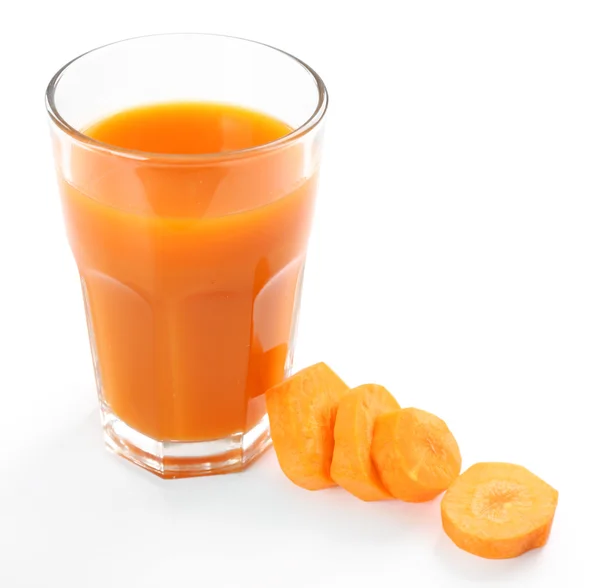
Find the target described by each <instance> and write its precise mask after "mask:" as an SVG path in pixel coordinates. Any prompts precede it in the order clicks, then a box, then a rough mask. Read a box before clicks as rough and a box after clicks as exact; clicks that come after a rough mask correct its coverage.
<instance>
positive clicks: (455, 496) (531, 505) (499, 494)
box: [441, 462, 558, 559]
mask: <svg viewBox="0 0 600 588" xmlns="http://www.w3.org/2000/svg"><path fill="white" fill-rule="evenodd" d="M557 503H558V492H557V491H556V490H555V489H554V488H552V487H551V486H549V485H548V484H546V482H544V481H543V480H542V479H540V478H538V477H537V476H536V475H534V474H532V473H531V472H530V471H529V470H527V469H526V468H524V467H522V466H519V465H514V464H510V463H497V462H492V463H477V464H475V465H473V466H471V467H470V468H469V469H468V470H467V471H465V472H464V473H463V474H462V475H461V476H460V477H459V478H458V479H457V480H456V481H455V482H454V483H453V484H452V486H450V489H449V490H448V492H447V493H446V495H445V496H444V498H443V499H442V505H441V509H442V525H443V527H444V531H445V532H446V534H447V535H448V536H449V537H450V539H452V541H453V542H454V543H455V544H456V545H457V546H458V547H460V548H461V549H464V550H465V551H468V552H469V553H472V554H474V555H478V556H480V557H485V558H488V559H506V558H511V557H517V556H518V555H521V554H523V553H525V552H526V551H529V550H531V549H535V548H537V547H542V546H543V545H545V544H546V541H547V540H548V536H549V535H550V529H551V527H552V521H553V519H554V511H555V510H556V505H557Z"/></svg>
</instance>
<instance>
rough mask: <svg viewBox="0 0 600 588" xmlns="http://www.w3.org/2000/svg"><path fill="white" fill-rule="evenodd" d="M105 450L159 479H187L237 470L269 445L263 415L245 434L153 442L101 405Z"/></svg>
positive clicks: (266, 426)
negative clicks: (204, 439) (209, 439)
mask: <svg viewBox="0 0 600 588" xmlns="http://www.w3.org/2000/svg"><path fill="white" fill-rule="evenodd" d="M101 412H102V426H103V428H104V440H105V442H106V446H107V447H108V449H109V450H110V451H111V452H113V453H115V454H116V455H119V456H121V457H124V458H125V459H127V460H128V461H130V462H132V463H134V464H136V465H138V466H140V467H142V468H144V469H146V470H148V471H149V472H152V473H153V474H156V475H157V476H160V477H161V478H169V479H172V478H190V477H194V476H210V475H214V474H228V473H231V472H239V471H241V470H243V469H244V468H246V467H247V466H248V465H249V464H250V463H251V462H252V461H254V460H255V459H256V458H257V457H258V456H259V455H260V454H261V453H263V452H264V451H265V450H266V449H267V448H268V447H269V446H270V445H271V435H270V428H269V419H268V416H267V415H265V416H264V417H263V418H262V419H261V420H260V421H259V422H258V424H256V425H255V426H254V428H253V429H251V430H250V431H248V432H247V433H234V434H232V435H230V436H229V437H224V438H222V439H215V440H213V441H196V442H185V441H182V442H177V441H156V440H155V439H151V438H150V437H147V436H146V435H143V434H142V433H139V432H138V431H136V430H135V429H132V428H131V427H130V426H129V425H126V424H125V423H124V422H123V421H122V420H121V419H119V417H117V416H116V415H115V414H114V413H113V412H112V411H111V410H110V408H108V407H107V406H106V405H104V406H102V407H101Z"/></svg>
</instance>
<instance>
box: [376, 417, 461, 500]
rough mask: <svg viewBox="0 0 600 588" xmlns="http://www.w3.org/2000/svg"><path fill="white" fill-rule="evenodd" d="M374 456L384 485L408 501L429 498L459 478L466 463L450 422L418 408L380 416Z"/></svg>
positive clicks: (396, 496)
mask: <svg viewBox="0 0 600 588" xmlns="http://www.w3.org/2000/svg"><path fill="white" fill-rule="evenodd" d="M371 457H372V459H373V462H374V464H375V467H376V468H377V471H378V473H379V477H380V478H381V481H382V482H383V485H384V486H385V487H386V488H387V490H388V491H389V492H390V494H392V496H394V497H395V498H399V499H400V500H404V501H406V502H425V501H427V500H431V499H432V498H435V497H436V496H437V495H438V494H441V493H442V492H443V491H444V490H446V489H447V488H448V486H450V484H451V483H452V482H453V481H454V480H455V479H456V477H457V476H458V474H459V473H460V467H461V463H462V460H461V456H460V450H459V448H458V444H457V443H456V440H455V439H454V436H453V435H452V433H451V432H450V430H449V429H448V427H447V426H446V423H445V422H444V421H443V420H441V419H439V418H438V417H436V416H435V415H433V414H430V413H428V412H425V411H424V410H419V409H417V408H405V409H402V410H398V411H395V412H390V413H388V414H384V415H381V416H380V417H378V418H377V420H376V421H375V430H374V432H373V445H372V447H371Z"/></svg>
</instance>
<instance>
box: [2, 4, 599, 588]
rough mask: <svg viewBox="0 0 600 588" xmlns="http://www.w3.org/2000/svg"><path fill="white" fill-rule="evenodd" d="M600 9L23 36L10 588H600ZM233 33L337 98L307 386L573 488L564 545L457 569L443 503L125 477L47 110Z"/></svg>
mask: <svg viewBox="0 0 600 588" xmlns="http://www.w3.org/2000/svg"><path fill="white" fill-rule="evenodd" d="M599 9H600V5H599V4H598V3H597V2H577V1H575V0H571V1H564V2H554V1H551V0H545V1H543V2H530V1H526V0H519V1H515V2H513V1H509V0H504V1H503V2H493V1H487V2H486V1H482V0H474V1H472V2H463V1H452V2H448V1H444V2H439V3H431V2H426V1H421V2H400V1H396V2H392V1H391V0H390V1H388V2H383V1H381V2H379V1H376V0H370V1H369V2H352V1H346V2H341V1H340V2H333V1H329V2H328V1H326V0H321V1H319V2H317V1H315V2H313V1H310V0H303V1H297V2H285V1H283V0H279V1H272V2H267V1H260V0H253V1H251V2H250V1H246V2H243V1H240V2H231V1H227V0H220V1H217V0H214V1H212V2H204V1H201V0H195V1H178V0H169V1H168V2H164V1H163V2H154V1H151V0H145V1H138V0H133V1H132V0H129V1H128V0H118V1H115V0H103V1H102V2H93V3H92V2H86V1H84V0H78V1H67V0H54V1H52V2H43V3H42V2H39V3H32V2H9V3H7V4H6V5H5V6H3V8H2V14H1V15H0V64H1V76H2V77H1V81H0V116H1V117H2V120H1V122H0V169H1V170H2V172H1V180H0V194H1V197H2V204H1V208H0V268H1V273H0V285H1V288H0V398H1V400H2V402H1V403H0V586H2V588H20V587H28V588H29V587H32V588H41V587H46V586H50V587H54V586H56V587H71V586H73V587H75V586H77V587H94V588H95V587H101V586H102V587H105V586H110V587H111V588H121V587H138V586H140V587H148V588H151V587H155V586H156V587H159V586H160V587H165V586H170V587H171V586H207V587H209V588H212V587H215V588H217V587H218V588H220V587H222V586H223V587H243V586H252V587H254V586H256V587H259V586H260V587H261V588H270V587H273V588H275V587H276V588H284V587H285V588H288V587H289V588H297V587H311V588H317V587H334V586H343V587H354V586H407V587H408V586H410V587H421V586H423V587H436V588H437V587H441V588H446V587H449V588H454V587H461V588H462V587H469V586H484V585H488V584H490V585H493V586H510V587H513V586H514V587H519V588H522V587H526V588H529V587H537V586H539V587H547V586H552V587H554V586H557V587H565V588H567V587H571V586H577V587H578V588H587V587H592V588H593V587H596V588H597V587H598V586H600V571H599V570H598V567H597V565H595V561H594V560H595V559H598V549H599V548H600V539H599V538H598V537H599V536H600V535H599V531H598V527H599V526H600V521H599V516H598V482H599V481H600V476H599V475H598V471H597V470H598V455H599V449H600V444H599V441H598V423H599V422H600V421H599V417H598V412H597V408H596V407H597V406H598V402H597V399H598V393H599V389H600V369H599V366H600V230H599V224H600V204H599V203H600V173H599V172H600V165H599V157H600V34H599V30H600V12H599ZM174 31H177V32H179V31H200V32H215V33H225V34H232V35H237V36H242V37H248V38H252V39H256V40H260V41H263V42H266V43H269V44H272V45H275V46H278V47H280V48H282V49H285V50H287V51H289V52H291V53H293V54H295V55H297V56H298V57H300V58H301V59H303V60H305V61H307V62H308V63H310V64H311V65H312V66H313V67H315V69H316V70H317V71H318V72H319V73H320V74H321V75H322V77H323V78H324V80H325V82H326V84H327V85H328V87H329V91H330V94H331V109H330V113H329V121H328V126H327V135H326V151H325V160H324V163H323V166H324V167H323V176H322V182H321V190H320V201H319V206H318V211H317V216H316V219H315V226H314V233H313V238H312V241H311V246H310V256H309V263H308V267H307V276H306V282H305V296H304V300H303V311H302V319H301V328H300V341H299V348H298V353H297V367H302V366H304V365H308V364H309V363H312V362H315V361H320V360H324V361H327V362H328V363H330V365H331V366H332V367H333V368H334V369H335V370H336V371H338V372H339V373H340V374H341V375H342V377H343V378H344V379H345V380H347V382H348V383H349V384H351V385H357V384H360V383H363V382H366V381H375V382H378V383H381V384H384V385H385V386H387V387H388V388H389V389H390V390H392V391H393V392H394V393H395V394H396V396H397V397H398V399H399V401H400V403H401V404H402V405H403V406H411V405H412V406H418V407H421V408H424V409H427V410H430V411H432V412H435V413H437V414H439V415H440V416H441V417H442V418H444V419H445V420H446V421H447V422H448V424H449V426H450V427H451V429H452V430H453V431H454V433H455V435H456V437H457V439H458V441H459V443H460V445H461V448H462V453H463V458H464V464H465V466H468V465H470V464H472V463H474V462H476V461H482V460H483V461H489V460H503V461H513V462H516V463H521V464H523V465H525V466H527V467H529V468H530V469H531V470H532V471H533V472H534V473H536V474H538V475H539V476H541V477H543V478H544V479H545V480H547V481H548V482H549V483H550V484H552V485H553V486H555V487H556V488H557V489H558V490H559V491H560V500H559V506H558V510H557V514H556V519H555V524H554V529H553V534H552V536H551V539H550V542H549V544H548V545H547V546H546V547H545V548H544V549H542V550H538V551H537V552H534V553H530V554H528V555H526V556H524V557H521V558H518V559H515V560H511V561H487V560H483V559H479V558H476V557H474V556H470V555H468V554H466V553H463V552H461V551H459V550H458V549H457V548H455V547H454V545H453V544H452V543H451V542H450V541H449V540H448V539H447V538H446V537H445V535H444V534H443V531H442V529H441V524H440V515H439V501H434V502H432V503H429V504H425V505H420V506H415V505H405V504H402V503H385V504H365V503H362V502H360V501H358V500H355V499H353V498H352V497H351V496H349V495H347V494H345V493H344V492H342V491H341V490H332V491H326V492H320V493H310V492H306V491H303V490H300V489H299V488H296V487H295V486H293V485H292V484H291V483H289V482H288V481H287V479H286V478H284V476H283V475H282V474H281V472H280V471H279V469H278V466H277V463H276V460H275V458H274V454H273V453H272V452H270V453H269V454H267V455H266V456H265V457H263V459H261V460H260V461H259V463H258V464H257V465H256V466H254V467H252V468H251V469H250V470H249V471H247V472H246V473H244V474H242V475H231V476H225V477H214V478H204V479H194V480H186V481H176V482H172V481H171V482H164V481H161V480H159V479H158V478H156V477H154V476H152V475H150V474H147V473H146V472H143V471H140V470H138V469H136V468H134V467H133V466H130V465H129V464H127V463H125V462H123V461H120V460H118V459H117V458H114V457H112V456H110V455H108V454H107V453H106V452H105V450H104V449H103V446H102V442H101V435H100V428H99V422H98V415H97V411H96V398H95V391H94V385H93V376H92V367H91V362H90V359H89V350H88V343H87V338H86V332H85V326H84V315H83V310H82V304H81V301H80V291H79V285H78V279H77V273H76V268H75V265H74V263H73V261H72V259H71V255H70V252H69V249H68V246H67V243H66V239H65V236H64V234H63V226H62V219H61V215H60V208H59V202H58V196H57V189H56V183H55V178H54V171H53V164H52V160H51V154H50V145H49V139H48V130H47V126H46V120H45V116H46V115H45V111H44V104H43V92H44V90H45V86H46V83H47V82H48V80H49V78H50V77H51V75H52V74H53V73H54V72H55V70H57V69H58V68H59V67H60V66H61V65H63V63H65V62H66V61H68V60H69V59H70V58H72V57H74V56H76V55H78V54H80V53H81V52H83V51H86V50H88V49H90V48H93V47H95V46H98V45H101V44H104V43H107V42H110V41H114V40H118V39H121V38H126V37H131V36H137V35H141V34H148V33H158V32H174Z"/></svg>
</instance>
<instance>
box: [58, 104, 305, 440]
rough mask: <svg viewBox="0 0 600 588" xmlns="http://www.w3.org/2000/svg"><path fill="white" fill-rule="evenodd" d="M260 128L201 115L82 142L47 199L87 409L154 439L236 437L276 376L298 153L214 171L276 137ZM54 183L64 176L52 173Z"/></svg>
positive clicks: (287, 316) (238, 116) (244, 114)
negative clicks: (92, 369)
mask: <svg viewBox="0 0 600 588" xmlns="http://www.w3.org/2000/svg"><path fill="white" fill-rule="evenodd" d="M289 132H290V128H289V127H288V126H286V125H285V124H283V123H282V122H280V121H278V120H275V119H273V118H270V117H268V116H266V115H263V114H259V113H256V112H252V111H248V110H245V109H241V108H237V107H233V106H225V105H215V104H203V103H182V104H163V105H155V106H147V107H142V108H138V109H134V110H130V111H126V112H122V113H119V114H116V115H114V116H112V117H110V118H107V119H105V120H103V121H101V122H99V123H97V124H95V125H94V126H92V127H91V128H89V129H87V130H86V134H87V135H88V136H90V137H92V138H95V139H97V140H100V141H103V142H105V143H109V144H111V145H115V146H119V147H125V148H128V149H135V150H140V151H147V152H153V153H162V154H201V153H211V154H214V153H221V154H223V155H224V157H222V158H221V159H220V158H219V157H218V156H211V158H209V159H205V160H203V161H198V160H196V161H194V160H190V158H187V159H186V158H185V157H181V158H178V157H176V156H175V155H173V156H172V157H171V158H168V157H167V158H165V157H161V156H152V155H149V156H148V157H146V158H127V157H122V156H117V155H115V154H112V153H102V152H98V151H93V150H88V149H83V148H79V149H76V150H74V151H73V152H72V153H70V157H71V160H70V170H71V171H70V177H65V178H63V180H62V182H61V193H62V198H63V207H64V211H65V217H66V223H67V230H68V235H69V240H70V243H71V247H72V249H73V252H74V255H75V259H76V261H77V264H78V267H79V271H80V274H81V278H82V284H83V287H84V294H85V298H86V307H87V313H88V320H89V322H90V330H91V331H92V332H93V337H92V346H93V348H94V354H95V357H96V372H97V374H98V377H99V383H98V386H99V389H100V392H101V396H102V399H103V402H105V403H106V404H107V405H108V406H109V407H110V409H111V410H112V411H113V412H114V413H115V414H116V415H117V416H118V417H119V418H120V419H122V420H123V421H124V422H125V423H127V424H128V425H129V426H131V427H133V428H134V429H136V430H137V431H139V432H141V433H143V434H145V435H148V436H149V437H152V438H154V439H157V440H163V441H164V440H176V441H203V440H209V439H218V438H222V437H225V436H228V435H231V434H233V433H238V432H244V431H248V430H250V429H251V428H252V427H253V426H254V425H255V424H256V423H258V421H259V420H260V419H261V418H262V417H263V416H264V414H265V403H264V392H265V390H266V389H267V388H268V387H270V386H272V385H274V384H276V383H278V382H280V381H281V380H282V378H283V377H284V373H285V369H286V361H289V359H290V358H289V356H290V354H291V351H292V350H291V346H292V342H293V331H294V318H295V311H296V307H297V301H298V295H299V289H300V283H301V275H302V270H303V267H304V258H305V250H306V244H307V239H308V233H309V228H310V220H311V216H312V209H313V200H314V194H315V184H316V177H315V176H314V175H312V176H309V177H305V176H304V175H303V173H304V172H303V161H304V160H303V157H304V155H303V152H302V150H301V145H295V146H292V147H290V148H277V149H274V150H272V151H270V152H268V153H266V154H264V155H260V156H254V157H237V158H236V157H234V158H230V159H227V152H230V151H234V150H239V149H247V148H250V147H255V146H258V145H262V144H265V143H268V142H270V141H273V140H276V139H278V138H280V137H283V136H284V135H286V134H287V133H289ZM65 175H68V174H65Z"/></svg>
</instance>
